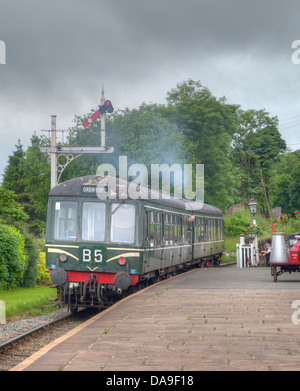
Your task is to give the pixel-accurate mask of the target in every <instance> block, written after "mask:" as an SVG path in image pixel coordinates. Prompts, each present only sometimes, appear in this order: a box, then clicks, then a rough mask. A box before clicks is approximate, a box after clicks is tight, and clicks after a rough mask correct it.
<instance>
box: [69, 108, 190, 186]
mask: <svg viewBox="0 0 300 391" xmlns="http://www.w3.org/2000/svg"><path fill="white" fill-rule="evenodd" d="M87 116H89V114H87ZM83 121H84V118H81V117H78V116H77V117H75V122H76V125H75V126H74V127H73V129H72V132H71V134H70V136H69V139H68V142H69V145H71V146H72V145H77V146H99V145H100V120H96V121H95V122H93V123H92V124H91V125H90V126H89V127H88V128H87V129H83V128H82V126H81V123H82V122H83ZM106 129H107V132H106V136H107V145H111V146H113V147H114V153H112V154H98V155H91V156H82V157H79V158H77V159H76V160H74V162H72V163H71V164H70V165H69V166H68V167H67V168H66V169H65V172H64V173H63V176H62V178H63V180H66V179H67V178H68V179H69V178H72V177H76V176H78V175H88V174H95V173H96V170H97V167H98V166H99V165H100V164H102V163H110V164H112V165H113V166H114V167H115V168H116V170H117V173H118V164H119V156H126V157H127V159H128V166H130V165H131V164H133V163H140V164H144V165H145V166H146V167H147V168H148V173H150V165H151V164H154V163H160V164H162V163H167V164H169V165H171V164H173V162H182V161H183V153H184V150H183V137H182V133H181V132H180V131H179V129H178V128H177V126H176V125H175V124H173V123H171V122H170V121H169V120H168V119H167V118H164V116H163V115H162V114H161V113H160V111H159V109H158V107H157V106H156V105H146V104H143V105H141V106H140V107H139V108H138V109H133V110H129V109H128V108H126V109H125V110H123V111H117V112H115V113H113V114H112V115H111V116H110V117H109V118H108V119H107V122H106Z"/></svg>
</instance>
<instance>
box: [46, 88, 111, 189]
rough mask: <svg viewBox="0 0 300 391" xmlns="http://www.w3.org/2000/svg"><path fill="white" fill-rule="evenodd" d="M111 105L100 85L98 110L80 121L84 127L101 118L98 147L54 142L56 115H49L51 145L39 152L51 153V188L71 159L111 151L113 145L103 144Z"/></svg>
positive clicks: (57, 181)
mask: <svg viewBox="0 0 300 391" xmlns="http://www.w3.org/2000/svg"><path fill="white" fill-rule="evenodd" d="M112 112H113V106H112V104H111V101H109V100H105V98H104V90H103V87H102V95H101V101H100V106H99V110H97V111H95V113H93V114H92V115H91V116H90V117H89V118H88V119H87V120H86V121H84V122H83V123H82V126H83V127H84V128H86V127H87V126H89V125H90V124H91V123H92V122H94V121H95V120H96V119H97V118H98V117H99V116H100V120H101V146H100V147H69V146H67V147H64V146H58V145H57V144H56V132H57V130H56V115H51V146H50V147H41V148H40V150H41V152H44V153H50V154H51V189H52V188H53V187H54V186H56V185H57V184H58V183H59V180H60V178H61V175H62V173H63V171H64V169H65V168H66V167H67V165H68V164H69V163H71V161H73V160H74V159H76V158H77V157H79V156H81V155H83V154H90V153H112V152H114V147H106V145H105V119H106V113H112ZM60 157H64V158H65V163H63V164H62V163H60V162H59V161H58V159H59V158H60Z"/></svg>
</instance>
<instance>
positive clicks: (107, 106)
mask: <svg viewBox="0 0 300 391" xmlns="http://www.w3.org/2000/svg"><path fill="white" fill-rule="evenodd" d="M113 111H114V108H113V106H112V104H111V101H110V100H106V101H105V102H104V105H102V106H99V110H97V111H95V113H94V114H92V115H91V116H90V117H89V118H88V119H87V120H85V121H84V122H83V123H82V126H83V127H84V128H86V127H88V126H89V125H90V124H91V123H92V122H94V121H95V119H97V118H98V117H99V115H100V114H103V113H105V112H108V113H112V112H113Z"/></svg>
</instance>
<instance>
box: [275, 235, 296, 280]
mask: <svg viewBox="0 0 300 391" xmlns="http://www.w3.org/2000/svg"><path fill="white" fill-rule="evenodd" d="M272 236H273V237H272V251H271V257H270V265H271V275H272V276H273V278H274V282H276V281H277V276H279V275H281V274H283V273H285V272H289V273H291V272H300V232H296V233H294V234H292V235H290V236H289V243H288V246H286V244H285V238H284V233H283V232H275V233H273V235H272ZM277 269H279V270H277Z"/></svg>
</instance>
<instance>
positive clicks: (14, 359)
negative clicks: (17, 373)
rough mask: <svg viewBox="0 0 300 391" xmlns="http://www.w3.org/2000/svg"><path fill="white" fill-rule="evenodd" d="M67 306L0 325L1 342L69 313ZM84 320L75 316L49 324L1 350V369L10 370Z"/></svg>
mask: <svg viewBox="0 0 300 391" xmlns="http://www.w3.org/2000/svg"><path fill="white" fill-rule="evenodd" d="M67 314H68V311H67V308H61V309H59V310H56V311H53V312H52V313H50V314H48V315H41V316H36V317H33V318H29V319H21V320H16V321H13V322H8V323H7V324H5V325H0V344H3V343H4V342H6V341H8V340H10V339H12V338H15V337H17V336H19V335H21V334H24V333H25V332H27V331H30V330H32V329H35V328H37V327H39V326H42V325H44V324H45V323H48V322H51V321H53V320H55V319H58V318H61V317H63V316H64V315H67ZM82 321H84V320H81V319H76V318H75V317H74V316H71V317H69V318H66V319H64V320H62V321H61V322H59V323H58V324H53V325H51V326H48V327H47V328H46V329H43V330H41V331H40V332H39V333H34V335H29V336H27V337H26V338H25V339H22V340H21V341H20V342H16V343H14V344H13V345H12V346H9V347H7V348H5V349H4V350H1V352H0V371H8V370H9V369H11V368H13V367H14V366H15V365H17V364H19V363H20V362H22V361H23V360H25V358H27V357H29V356H31V355H32V354H33V353H35V352H37V351H38V350H40V349H41V348H42V347H44V346H46V345H47V344H48V343H50V342H52V341H54V340H55V339H57V338H59V337H61V336H62V335H64V334H66V333H68V332H69V331H70V330H71V329H72V328H74V327H76V326H77V325H78V324H79V323H81V322H82Z"/></svg>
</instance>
